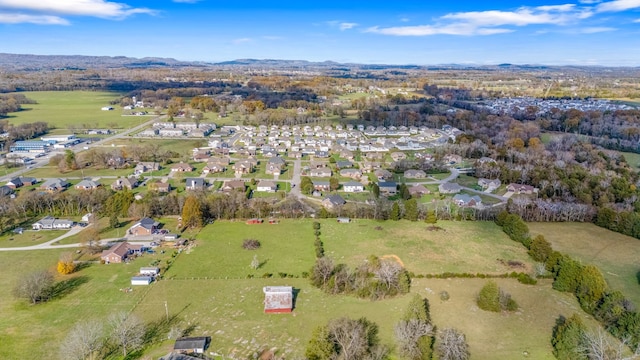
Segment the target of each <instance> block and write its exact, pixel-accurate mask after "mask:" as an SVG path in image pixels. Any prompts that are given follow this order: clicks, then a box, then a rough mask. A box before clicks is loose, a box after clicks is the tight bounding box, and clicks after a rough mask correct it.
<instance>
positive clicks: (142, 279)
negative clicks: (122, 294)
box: [131, 276, 153, 285]
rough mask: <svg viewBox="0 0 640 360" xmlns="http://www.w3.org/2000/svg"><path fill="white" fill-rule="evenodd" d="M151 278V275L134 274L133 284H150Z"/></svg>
mask: <svg viewBox="0 0 640 360" xmlns="http://www.w3.org/2000/svg"><path fill="white" fill-rule="evenodd" d="M151 280H153V278H152V277H151V276H134V277H132V278H131V285H149V284H151Z"/></svg>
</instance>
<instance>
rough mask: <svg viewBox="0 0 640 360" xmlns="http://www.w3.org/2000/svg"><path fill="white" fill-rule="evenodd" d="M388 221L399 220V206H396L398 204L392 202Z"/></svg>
mask: <svg viewBox="0 0 640 360" xmlns="http://www.w3.org/2000/svg"><path fill="white" fill-rule="evenodd" d="M389 220H396V221H397V220H400V205H398V202H394V203H393V206H391V212H390V213H389Z"/></svg>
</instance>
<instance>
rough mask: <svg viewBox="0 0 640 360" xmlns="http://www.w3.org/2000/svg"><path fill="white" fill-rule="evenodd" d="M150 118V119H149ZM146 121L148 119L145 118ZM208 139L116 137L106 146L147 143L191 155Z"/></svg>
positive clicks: (204, 144) (177, 160)
mask: <svg viewBox="0 0 640 360" xmlns="http://www.w3.org/2000/svg"><path fill="white" fill-rule="evenodd" d="M147 120H148V119H147ZM145 121H146V120H145ZM206 143H207V142H206V140H204V139H199V140H198V139H157V140H156V139H136V138H124V139H115V140H113V141H111V142H108V143H107V144H105V145H104V147H111V145H112V144H113V146H131V145H145V144H154V145H158V146H159V147H160V149H162V150H171V151H175V152H177V153H178V154H180V155H184V156H189V158H190V157H191V154H192V150H193V149H194V148H197V147H202V146H206ZM179 160H180V159H176V161H174V162H179Z"/></svg>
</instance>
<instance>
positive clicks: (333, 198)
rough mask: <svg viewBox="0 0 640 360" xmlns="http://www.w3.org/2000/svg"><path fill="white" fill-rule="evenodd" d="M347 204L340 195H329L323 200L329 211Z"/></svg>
mask: <svg viewBox="0 0 640 360" xmlns="http://www.w3.org/2000/svg"><path fill="white" fill-rule="evenodd" d="M346 203H347V202H346V201H345V200H344V199H343V198H342V196H340V195H329V196H327V197H326V198H325V199H324V200H322V205H323V206H324V207H326V208H327V209H333V208H335V207H338V206H341V205H344V204H346Z"/></svg>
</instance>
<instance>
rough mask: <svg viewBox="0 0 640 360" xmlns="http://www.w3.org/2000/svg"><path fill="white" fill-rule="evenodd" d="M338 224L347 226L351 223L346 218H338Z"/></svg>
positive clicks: (349, 219)
mask: <svg viewBox="0 0 640 360" xmlns="http://www.w3.org/2000/svg"><path fill="white" fill-rule="evenodd" d="M338 222H339V223H340V224H348V223H350V222H351V218H348V217H339V218H338Z"/></svg>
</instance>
